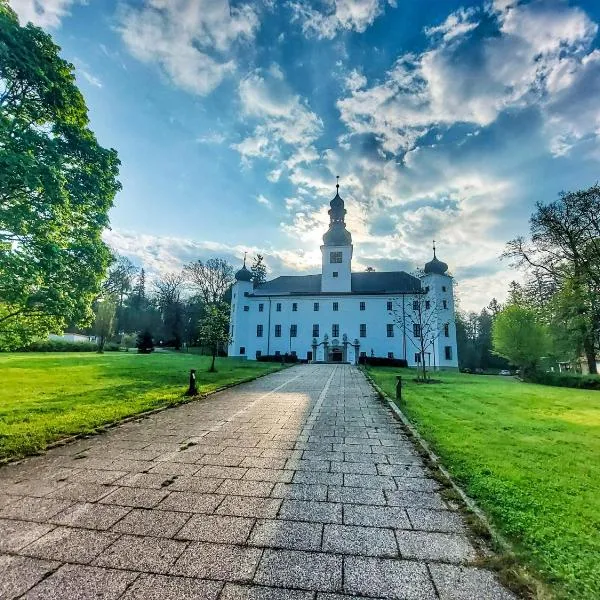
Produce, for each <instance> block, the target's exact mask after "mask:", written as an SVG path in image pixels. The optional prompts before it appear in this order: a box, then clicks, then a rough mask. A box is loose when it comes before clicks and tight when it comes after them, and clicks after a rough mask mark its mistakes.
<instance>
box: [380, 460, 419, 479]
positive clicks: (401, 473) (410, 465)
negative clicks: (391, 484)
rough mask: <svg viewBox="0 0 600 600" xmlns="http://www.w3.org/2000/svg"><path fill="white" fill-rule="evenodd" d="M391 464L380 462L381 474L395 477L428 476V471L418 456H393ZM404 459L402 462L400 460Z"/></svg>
mask: <svg viewBox="0 0 600 600" xmlns="http://www.w3.org/2000/svg"><path fill="white" fill-rule="evenodd" d="M392 460H393V461H395V462H393V463H391V464H378V465H377V471H378V472H379V474H380V475H388V476H393V477H427V471H426V470H425V469H424V468H423V467H421V466H420V465H419V464H415V463H419V462H421V459H420V458H419V457H418V456H405V457H403V458H401V457H399V456H398V457H393V458H392ZM399 461H402V462H399Z"/></svg>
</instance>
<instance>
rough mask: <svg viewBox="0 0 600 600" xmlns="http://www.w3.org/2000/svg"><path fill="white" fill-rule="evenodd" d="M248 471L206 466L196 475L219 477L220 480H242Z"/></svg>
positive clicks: (236, 468)
mask: <svg viewBox="0 0 600 600" xmlns="http://www.w3.org/2000/svg"><path fill="white" fill-rule="evenodd" d="M247 471H248V469H247V468H245V467H218V466H215V465H204V466H203V467H202V468H201V469H200V471H198V473H197V474H196V476H197V477H217V478H219V479H241V478H242V477H243V476H244V475H245V474H246V472H247Z"/></svg>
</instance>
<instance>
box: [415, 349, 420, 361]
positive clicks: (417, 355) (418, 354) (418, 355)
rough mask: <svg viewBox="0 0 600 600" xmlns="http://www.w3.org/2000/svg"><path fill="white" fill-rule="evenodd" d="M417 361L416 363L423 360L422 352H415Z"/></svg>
mask: <svg viewBox="0 0 600 600" xmlns="http://www.w3.org/2000/svg"><path fill="white" fill-rule="evenodd" d="M415 362H416V363H420V362H421V353H420V352H415Z"/></svg>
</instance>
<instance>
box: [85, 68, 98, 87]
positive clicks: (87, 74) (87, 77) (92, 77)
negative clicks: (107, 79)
mask: <svg viewBox="0 0 600 600" xmlns="http://www.w3.org/2000/svg"><path fill="white" fill-rule="evenodd" d="M79 73H81V75H82V76H83V77H84V79H85V80H86V81H87V82H88V83H89V84H90V85H93V86H94V87H98V88H101V87H102V81H100V79H99V78H98V77H96V76H95V75H92V73H90V72H89V71H86V70H82V69H80V70H79Z"/></svg>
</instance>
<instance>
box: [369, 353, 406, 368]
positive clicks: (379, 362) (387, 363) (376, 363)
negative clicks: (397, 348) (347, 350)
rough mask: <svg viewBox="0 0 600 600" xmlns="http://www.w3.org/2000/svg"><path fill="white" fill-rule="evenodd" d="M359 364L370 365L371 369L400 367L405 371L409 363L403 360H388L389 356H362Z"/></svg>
mask: <svg viewBox="0 0 600 600" xmlns="http://www.w3.org/2000/svg"><path fill="white" fill-rule="evenodd" d="M358 364H360V365H369V366H371V367H399V368H401V369H405V368H406V367H408V361H406V360H405V359H403V358H388V357H387V356H361V357H359V359H358Z"/></svg>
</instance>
